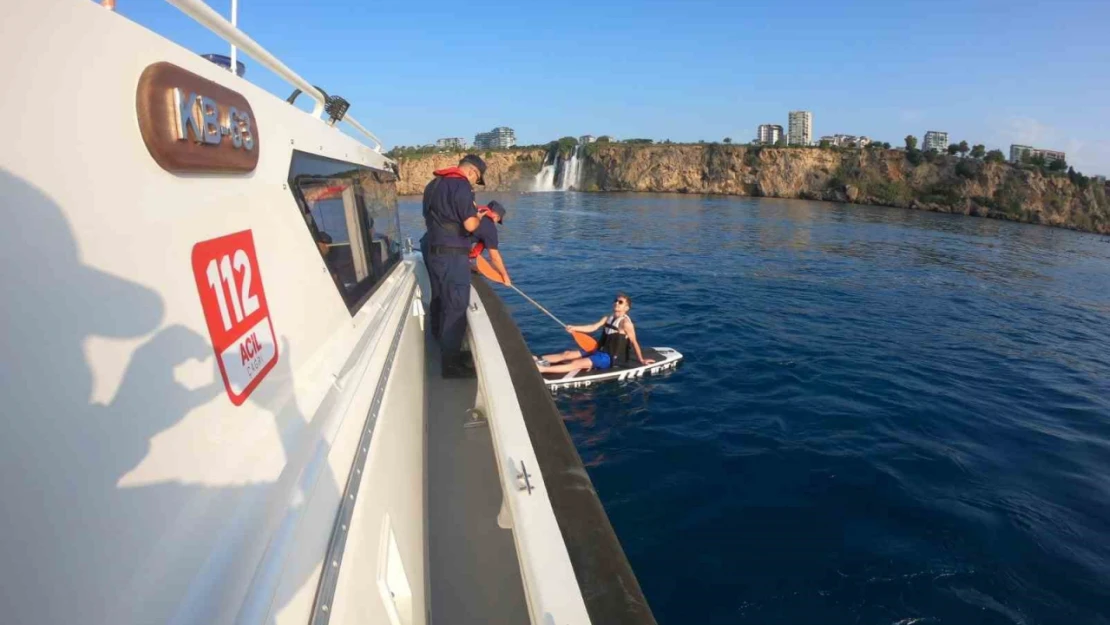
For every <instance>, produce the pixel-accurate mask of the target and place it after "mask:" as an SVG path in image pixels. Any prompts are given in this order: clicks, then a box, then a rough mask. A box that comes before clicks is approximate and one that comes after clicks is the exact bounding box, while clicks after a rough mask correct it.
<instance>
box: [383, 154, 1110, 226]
mask: <svg viewBox="0 0 1110 625" xmlns="http://www.w3.org/2000/svg"><path fill="white" fill-rule="evenodd" d="M461 156H462V155H461V154H444V155H435V156H429V157H424V158H417V159H413V160H411V161H405V160H403V161H401V162H400V164H401V176H402V182H401V183H399V186H398V189H399V192H400V193H420V192H421V191H422V190H423V188H424V185H425V184H426V183H427V181H428V180H430V179H431V176H432V170H434V169H437V168H440V167H448V166H450V165H453V164H455V163H456V162H458V159H459V158H461ZM544 156H545V153H544V151H543V150H519V151H514V150H510V151H504V152H501V151H498V152H491V153H489V155H488V156H487V155H485V154H483V158H486V160H487V162H488V163H489V171H488V172H487V174H486V178H487V184H488V185H489V188H490V189H491V190H498V191H527V190H529V189H530V188H531V184H532V179H533V177H534V176H535V174H536V173H537V172H538V171H539V169H540V167H541V166H542V164H543V159H544ZM583 160H584V162H583V164H582V171H583V174H582V178H581V180H580V184H581V187H582V189H583V190H586V191H641V192H670V193H710V194H729V195H750V196H765V197H778V198H799V199H809V200H825V201H833V202H854V203H857V204H877V205H882V206H897V207H901V208H913V209H920V210H930V211H937V212H945V213H960V214H964V215H977V216H981V217H993V218H997V219H1008V220H1012V221H1022V222H1027V223H1037V224H1045V225H1050V226H1061V227H1067V228H1075V229H1078V230H1086V231H1090V232H1100V233H1103V234H1110V201H1108V199H1107V189H1106V188H1105V187H1104V186H1102V185H1100V184H1098V183H1096V182H1094V181H1093V180H1091V181H1086V180H1079V179H1078V178H1077V179H1074V180H1073V179H1070V178H1069V177H1068V176H1066V175H1063V174H1048V173H1044V172H1041V171H1039V170H1035V169H1026V168H1022V167H1016V166H1013V165H1010V164H1008V163H987V162H983V161H979V160H976V159H971V158H958V157H953V156H947V155H944V156H941V155H937V156H935V157H933V158H932V159H926V160H923V161H922V162H920V163H919V164H916V165H914V164H912V163H910V162H909V160H908V159H907V158H906V154H905V153H903V152H899V151H894V150H832V149H820V148H749V147H746V146H731V145H722V144H704V145H700V144H699V145H629V144H593V145H590V146H588V147H587V149H586V150H584V157H583Z"/></svg>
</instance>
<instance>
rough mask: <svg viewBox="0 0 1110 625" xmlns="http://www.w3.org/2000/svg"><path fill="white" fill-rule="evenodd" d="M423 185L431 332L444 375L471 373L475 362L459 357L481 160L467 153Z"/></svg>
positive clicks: (423, 247) (467, 302)
mask: <svg viewBox="0 0 1110 625" xmlns="http://www.w3.org/2000/svg"><path fill="white" fill-rule="evenodd" d="M434 173H435V178H434V179H433V180H432V181H431V182H429V183H428V186H427V187H425V188H424V224H425V225H426V226H427V232H426V233H425V234H424V238H422V239H421V240H420V249H421V251H422V252H423V254H424V262H425V264H426V265H427V267H428V277H429V278H430V280H431V287H432V301H431V304H430V309H431V310H430V313H431V319H432V323H431V325H432V328H431V329H432V335H433V336H434V337H436V338H437V339H438V340H439V346H440V353H441V354H442V356H443V364H442V366H443V369H442V371H443V377H445V378H466V377H474V364H473V362H470V361H468V360H465V359H464V358H463V356H462V343H463V338H464V337H465V336H466V308H467V306H469V305H470V263H469V259H468V258H467V256H468V254H469V252H470V243H471V241H470V234H471V233H472V232H474V231H475V230H477V229H478V225H479V224H480V223H481V217H480V216H479V214H478V209H477V206H476V205H475V203H474V185H476V184H478V185H484V184H485V180H484V178H483V176H484V174H485V173H486V163H485V161H483V160H482V159H481V158H480V157H478V155H476V154H467V155H466V156H465V157H463V159H462V160H461V161H459V164H458V166H457V167H449V168H447V169H440V170H437V171H435V172H434Z"/></svg>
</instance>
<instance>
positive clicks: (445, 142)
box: [436, 137, 466, 150]
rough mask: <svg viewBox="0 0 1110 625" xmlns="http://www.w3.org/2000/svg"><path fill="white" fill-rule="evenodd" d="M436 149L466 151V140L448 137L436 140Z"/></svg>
mask: <svg viewBox="0 0 1110 625" xmlns="http://www.w3.org/2000/svg"><path fill="white" fill-rule="evenodd" d="M436 147H437V148H440V149H441V150H465V149H466V139H463V138H462V137H446V138H443V139H436Z"/></svg>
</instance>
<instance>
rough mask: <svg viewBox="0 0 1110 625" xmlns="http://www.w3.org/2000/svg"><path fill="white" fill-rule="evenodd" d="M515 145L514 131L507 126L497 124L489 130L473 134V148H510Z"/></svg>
mask: <svg viewBox="0 0 1110 625" xmlns="http://www.w3.org/2000/svg"><path fill="white" fill-rule="evenodd" d="M514 145H516V132H514V131H513V129H512V128H509V127H508V126H498V127H497V128H494V129H493V130H491V131H489V132H479V133H478V134H476V135H474V147H475V148H486V149H491V148H511V147H513V146H514Z"/></svg>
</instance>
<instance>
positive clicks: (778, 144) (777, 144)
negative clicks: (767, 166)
mask: <svg viewBox="0 0 1110 625" xmlns="http://www.w3.org/2000/svg"><path fill="white" fill-rule="evenodd" d="M775 147H776V148H785V147H786V139H779V140H778V141H776V142H775Z"/></svg>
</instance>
